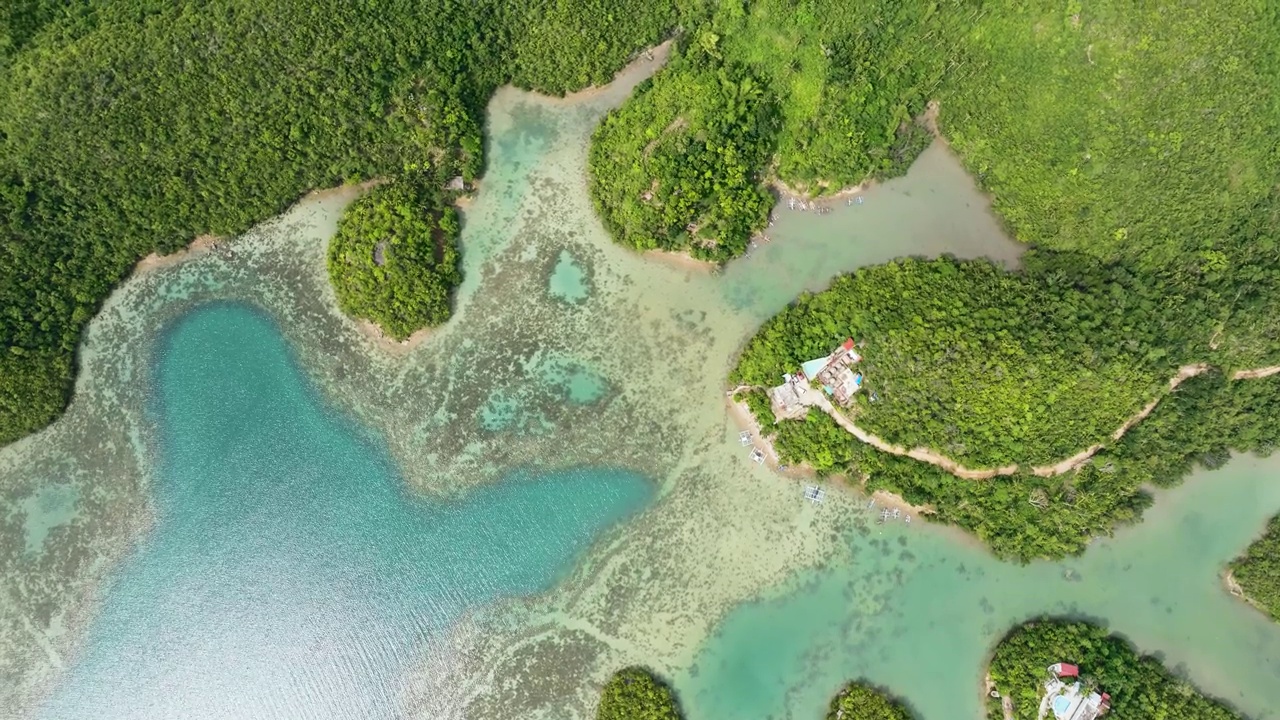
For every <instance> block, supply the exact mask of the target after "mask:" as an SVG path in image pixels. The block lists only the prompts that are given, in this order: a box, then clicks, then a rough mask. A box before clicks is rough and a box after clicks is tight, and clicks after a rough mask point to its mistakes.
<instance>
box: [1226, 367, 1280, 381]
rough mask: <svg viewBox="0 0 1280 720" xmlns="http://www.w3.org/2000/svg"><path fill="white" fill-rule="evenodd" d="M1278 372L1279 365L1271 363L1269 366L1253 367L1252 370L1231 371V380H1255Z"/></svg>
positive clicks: (1279, 371) (1279, 369) (1279, 370)
mask: <svg viewBox="0 0 1280 720" xmlns="http://www.w3.org/2000/svg"><path fill="white" fill-rule="evenodd" d="M1276 373H1280V365H1271V366H1270V367H1263V368H1255V369H1253V370H1237V371H1235V372H1233V373H1231V379H1232V380H1256V379H1257V378H1264V377H1267V376H1270V375H1275V374H1276Z"/></svg>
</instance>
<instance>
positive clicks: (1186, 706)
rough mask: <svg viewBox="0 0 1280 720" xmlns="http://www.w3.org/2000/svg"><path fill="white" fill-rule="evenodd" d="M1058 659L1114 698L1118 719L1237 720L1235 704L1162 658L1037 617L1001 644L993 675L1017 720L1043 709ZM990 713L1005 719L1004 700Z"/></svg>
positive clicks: (1081, 627) (1096, 632) (1101, 633)
mask: <svg viewBox="0 0 1280 720" xmlns="http://www.w3.org/2000/svg"><path fill="white" fill-rule="evenodd" d="M1059 662H1065V663H1071V664H1073V665H1077V666H1079V668H1080V682H1081V684H1082V685H1084V686H1086V687H1090V688H1096V689H1098V690H1099V691H1100V692H1106V693H1107V694H1108V695H1110V696H1111V700H1110V702H1111V710H1110V712H1109V713H1108V714H1107V717H1108V718H1113V719H1114V720H1150V719H1151V718H1166V719H1167V720H1238V719H1239V717H1240V716H1239V715H1237V714H1236V713H1235V712H1234V711H1233V710H1231V708H1229V707H1228V706H1226V705H1224V704H1223V703H1221V702H1219V701H1217V700H1214V699H1211V698H1207V697H1205V696H1204V695H1202V694H1200V692H1199V691H1198V690H1196V688H1195V687H1193V686H1192V685H1191V684H1190V683H1188V682H1187V681H1185V680H1182V679H1180V678H1177V677H1175V676H1174V675H1173V674H1172V673H1170V672H1169V671H1168V670H1167V669H1165V667H1164V666H1163V665H1161V664H1160V661H1159V660H1156V659H1155V658H1152V657H1149V656H1143V655H1139V654H1138V653H1137V652H1136V651H1135V650H1134V648H1133V646H1132V645H1130V644H1129V643H1128V642H1126V641H1125V640H1123V639H1121V638H1118V637H1116V636H1114V635H1109V634H1107V631H1106V630H1105V629H1103V628H1100V627H1097V626H1095V625H1089V624H1087V623H1078V622H1064V621H1057V620H1037V621H1034V622H1029V623H1027V624H1025V625H1022V626H1020V627H1017V628H1014V630H1013V631H1012V632H1010V633H1009V634H1008V635H1006V636H1005V637H1004V639H1003V640H1001V641H1000V644H999V645H997V646H996V650H995V655H994V656H993V657H992V658H991V667H990V674H991V680H992V681H993V682H994V683H995V686H996V689H997V690H999V691H1000V693H1001V694H1002V695H1003V696H1004V697H1005V698H1008V699H1009V700H1010V701H1012V703H1013V716H1014V717H1015V718H1017V720H1034V719H1035V718H1036V717H1037V715H1038V712H1039V708H1040V698H1041V697H1042V696H1043V695H1044V691H1045V690H1044V684H1045V681H1046V680H1047V679H1048V678H1049V674H1048V670H1047V668H1048V667H1049V666H1050V665H1052V664H1054V663H1059ZM988 717H989V718H991V720H1001V719H1002V718H1003V712H1002V710H1001V707H1000V701H999V700H991V701H990V702H989V705H988Z"/></svg>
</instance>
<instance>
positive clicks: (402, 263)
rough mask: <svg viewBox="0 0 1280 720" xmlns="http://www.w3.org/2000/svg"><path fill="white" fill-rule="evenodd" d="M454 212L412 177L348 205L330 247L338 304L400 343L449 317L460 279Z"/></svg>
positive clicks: (330, 268)
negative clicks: (453, 294)
mask: <svg viewBox="0 0 1280 720" xmlns="http://www.w3.org/2000/svg"><path fill="white" fill-rule="evenodd" d="M458 231H459V225H458V214H457V212H456V211H455V210H454V209H453V208H452V207H449V206H447V205H445V200H444V198H443V196H442V195H441V194H440V193H439V192H438V191H432V190H430V189H427V188H423V187H421V186H416V185H415V184H414V183H413V182H412V181H411V180H401V181H397V182H395V183H393V184H391V185H385V186H381V187H377V188H374V189H373V190H372V191H370V192H369V193H368V194H367V195H365V196H364V197H362V198H360V199H358V200H356V201H355V202H354V203H352V204H351V206H350V207H348V208H347V210H346V212H345V213H344V214H343V216H342V220H341V221H340V222H339V223H338V233H337V235H335V236H334V238H333V239H332V240H331V241H330V242H329V280H330V281H331V282H332V283H333V289H334V291H335V292H336V293H337V296H338V305H339V307H341V308H342V310H343V311H344V312H346V313H348V314H349V315H353V316H355V317H358V318H364V319H366V320H371V321H373V322H374V323H376V324H377V325H378V327H380V328H381V329H382V331H383V332H384V333H386V334H387V335H389V336H391V337H392V338H395V339H396V340H404V339H406V338H408V337H409V336H410V335H411V334H413V332H414V331H415V330H419V329H421V328H425V327H432V326H435V325H439V324H440V323H443V322H444V321H445V320H448V319H449V313H450V308H449V298H450V294H451V293H452V292H453V289H454V288H455V287H457V285H458V283H459V282H461V281H462V273H461V271H460V270H459V268H458Z"/></svg>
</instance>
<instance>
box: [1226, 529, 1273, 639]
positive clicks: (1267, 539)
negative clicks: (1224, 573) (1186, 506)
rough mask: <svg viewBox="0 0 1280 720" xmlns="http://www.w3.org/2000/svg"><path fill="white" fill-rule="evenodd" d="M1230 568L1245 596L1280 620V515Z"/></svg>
mask: <svg viewBox="0 0 1280 720" xmlns="http://www.w3.org/2000/svg"><path fill="white" fill-rule="evenodd" d="M1228 570H1229V572H1230V574H1231V579H1232V581H1233V582H1234V584H1235V586H1236V587H1237V588H1239V591H1240V592H1241V593H1243V594H1244V598H1245V599H1246V600H1248V601H1249V602H1250V603H1252V604H1253V605H1254V606H1255V607H1257V608H1258V609H1259V610H1261V611H1262V612H1264V613H1266V614H1267V615H1268V616H1269V617H1270V618H1271V619H1272V620H1275V621H1276V622H1280V515H1277V516H1275V517H1273V518H1271V521H1270V522H1269V523H1267V527H1266V530H1265V531H1264V532H1263V534H1262V537H1260V538H1258V539H1257V540H1255V541H1254V542H1253V543H1252V544H1250V545H1249V548H1248V549H1247V550H1245V552H1244V554H1243V555H1241V556H1240V557H1238V558H1236V559H1235V560H1233V561H1232V562H1231V566H1230V568H1228Z"/></svg>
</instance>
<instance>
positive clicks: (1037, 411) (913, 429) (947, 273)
mask: <svg viewBox="0 0 1280 720" xmlns="http://www.w3.org/2000/svg"><path fill="white" fill-rule="evenodd" d="M1122 310H1123V306H1122V305H1117V304H1115V303H1113V302H1111V298H1105V297H1102V296H1099V295H1097V294H1092V293H1088V292H1081V291H1080V290H1078V289H1077V288H1075V287H1072V286H1069V285H1064V286H1059V287H1054V286H1052V285H1050V284H1049V283H1047V282H1041V281H1037V280H1033V279H1030V278H1028V277H1027V276H1025V275H1015V274H1011V273H1008V272H1005V271H1003V270H1001V269H1000V268H998V267H997V266H995V265H992V264H991V263H989V262H986V261H966V262H957V261H955V260H950V259H945V258H944V259H940V260H933V261H921V260H910V259H909V260H902V261H898V262H893V263H888V264H886V265H879V266H875V267H869V268H863V269H860V270H858V271H857V272H855V273H853V274H851V275H845V276H842V277H839V278H837V279H836V280H835V282H834V283H833V284H832V285H831V287H830V288H829V289H828V290H825V291H823V292H821V293H818V294H816V295H806V296H803V297H801V298H800V299H799V300H798V301H797V302H796V303H795V304H793V305H792V306H791V307H789V308H787V309H786V310H784V311H783V312H782V313H780V314H778V315H777V316H775V317H774V318H773V319H772V320H770V321H769V322H768V323H766V324H765V326H764V327H763V328H762V329H761V330H760V331H759V332H758V333H757V334H756V336H755V337H754V338H753V339H752V340H751V342H750V343H749V344H748V346H747V348H746V350H745V351H744V352H743V354H742V357H741V359H740V361H739V363H738V366H737V369H736V370H735V371H734V373H733V377H731V380H732V381H741V382H745V383H748V384H752V385H760V386H771V385H777V384H779V383H780V382H781V375H782V373H783V372H793V371H795V370H797V369H798V368H799V367H800V364H801V363H802V362H804V361H805V360H809V359H811V358H817V357H823V356H825V355H826V354H827V353H829V352H830V351H831V349H832V348H833V347H835V346H836V345H838V344H839V343H840V341H841V340H843V339H844V338H845V337H847V336H850V337H853V338H854V339H855V340H858V341H859V342H861V343H862V349H861V353H862V355H863V358H864V360H863V362H862V364H861V365H860V366H859V368H860V369H861V370H862V371H863V373H864V374H865V376H866V378H867V380H866V383H867V384H866V388H867V390H868V391H872V390H874V391H875V392H876V395H877V397H878V398H879V399H878V401H877V402H874V403H871V402H868V398H869V392H868V393H860V394H859V395H857V396H855V397H857V399H858V401H859V402H858V403H857V404H856V405H855V406H854V407H853V408H851V409H850V414H851V415H853V416H854V417H855V418H856V420H857V422H858V423H859V425H861V426H863V427H865V428H866V429H867V430H869V431H871V432H873V433H876V434H878V435H880V436H881V437H883V438H885V439H886V440H889V441H890V442H894V443H899V444H902V445H905V446H907V447H914V446H920V445H923V446H927V447H931V448H935V449H938V450H941V451H942V452H944V453H946V454H947V455H949V456H951V457H953V458H955V459H957V460H958V461H960V462H962V463H963V464H965V465H967V466H969V467H995V466H999V465H1005V464H1009V463H1024V462H1031V463H1046V462H1052V461H1054V460H1057V459H1059V458H1062V457H1066V456H1068V455H1071V454H1072V453H1074V452H1076V451H1077V450H1079V449H1080V448H1082V447H1087V446H1088V445H1090V444H1092V443H1094V442H1096V441H1097V440H1099V439H1101V438H1105V437H1106V435H1107V434H1108V433H1110V432H1111V431H1112V430H1114V429H1115V428H1116V427H1118V426H1119V425H1120V424H1121V423H1122V422H1123V421H1124V419H1125V418H1126V417H1127V416H1128V415H1129V414H1130V413H1132V412H1133V411H1134V410H1135V409H1136V408H1138V407H1140V406H1141V405H1142V404H1143V403H1144V402H1145V400H1146V399H1147V398H1148V397H1151V396H1153V395H1154V394H1155V393H1156V391H1157V389H1158V388H1159V387H1160V385H1161V384H1162V383H1163V382H1164V381H1165V380H1166V379H1167V378H1168V376H1169V375H1170V374H1172V372H1173V366H1171V364H1170V361H1171V359H1170V358H1168V357H1154V358H1149V357H1148V355H1149V354H1151V353H1150V348H1151V347H1152V345H1148V344H1146V343H1143V342H1141V341H1142V340H1143V339H1144V338H1145V337H1150V336H1156V335H1158V334H1159V333H1160V332H1161V327H1162V326H1163V325H1164V324H1165V322H1164V318H1160V317H1159V316H1158V315H1157V314H1155V313H1144V312H1142V309H1141V308H1137V307H1135V308H1134V309H1133V310H1132V312H1131V313H1130V314H1126V313H1124V312H1122Z"/></svg>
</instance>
